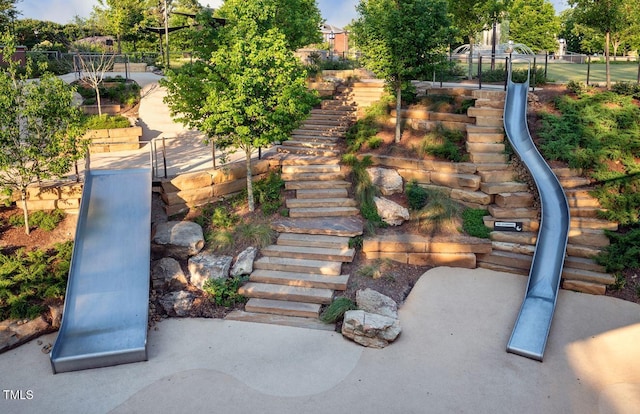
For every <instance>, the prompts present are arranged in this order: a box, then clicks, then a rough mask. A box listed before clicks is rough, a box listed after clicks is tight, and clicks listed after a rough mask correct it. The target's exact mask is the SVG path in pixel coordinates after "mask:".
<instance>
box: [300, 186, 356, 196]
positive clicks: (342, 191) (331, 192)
mask: <svg viewBox="0 0 640 414" xmlns="http://www.w3.org/2000/svg"><path fill="white" fill-rule="evenodd" d="M347 195H348V192H347V188H324V189H312V190H296V198H297V199H316V198H320V199H324V198H345V197H347Z"/></svg>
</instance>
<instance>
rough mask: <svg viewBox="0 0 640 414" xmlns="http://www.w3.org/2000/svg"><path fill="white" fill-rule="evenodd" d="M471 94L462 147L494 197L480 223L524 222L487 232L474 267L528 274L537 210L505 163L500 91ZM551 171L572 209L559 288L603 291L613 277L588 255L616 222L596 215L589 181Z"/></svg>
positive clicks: (576, 174) (537, 223) (572, 173)
mask: <svg viewBox="0 0 640 414" xmlns="http://www.w3.org/2000/svg"><path fill="white" fill-rule="evenodd" d="M473 96H474V98H476V106H475V107H474V108H470V109H469V116H472V117H475V118H476V125H469V126H468V127H467V135H468V139H467V150H468V151H469V154H470V157H471V161H472V162H474V163H475V164H476V166H477V168H478V174H479V175H480V177H481V184H480V188H481V190H482V191H483V192H485V193H487V194H490V195H491V196H492V197H493V200H494V202H493V203H492V204H491V205H489V206H488V210H489V213H490V216H486V217H485V220H484V221H485V225H487V226H488V227H491V228H493V227H494V224H495V222H497V221H498V222H519V223H522V227H523V228H522V230H523V231H522V232H504V231H494V232H492V233H491V240H492V245H493V251H492V253H488V254H480V255H478V266H479V267H484V268H488V269H493V270H499V271H506V272H511V273H517V274H522V275H528V274H529V269H530V267H531V262H532V260H533V252H534V249H535V242H536V238H537V232H538V229H539V227H540V221H539V209H538V207H537V206H535V205H534V196H533V195H532V194H531V193H530V192H529V189H528V186H527V185H526V184H525V183H522V182H518V181H517V177H516V176H515V173H514V171H513V169H512V168H511V166H510V165H508V164H507V156H506V155H505V153H504V150H505V145H504V140H505V137H504V130H503V127H502V112H503V108H504V92H502V91H486V90H484V91H483V90H476V91H473ZM554 172H555V174H556V176H558V179H559V180H560V183H561V184H562V186H563V188H564V189H565V194H566V196H567V199H568V201H569V206H570V210H571V211H570V213H571V228H570V233H569V244H568V247H567V256H566V259H565V263H564V270H563V273H562V287H563V288H564V289H570V290H576V291H580V292H586V293H592V294H604V293H605V291H606V286H607V285H609V284H611V283H613V282H614V277H613V276H611V275H609V274H607V273H606V272H605V270H604V268H603V267H602V266H599V265H597V264H596V263H595V262H594V261H593V259H592V258H593V257H594V256H595V255H597V254H598V253H599V252H600V251H601V249H602V248H603V247H605V246H607V245H608V244H609V239H608V238H607V237H606V235H605V234H604V230H605V229H608V230H616V229H617V224H615V223H610V222H608V221H604V220H599V219H598V218H597V212H598V210H599V208H600V206H599V204H598V201H597V200H596V199H594V198H592V197H591V196H590V195H589V189H590V188H589V180H587V179H586V178H584V177H580V175H579V172H576V171H572V170H570V169H568V168H556V169H554Z"/></svg>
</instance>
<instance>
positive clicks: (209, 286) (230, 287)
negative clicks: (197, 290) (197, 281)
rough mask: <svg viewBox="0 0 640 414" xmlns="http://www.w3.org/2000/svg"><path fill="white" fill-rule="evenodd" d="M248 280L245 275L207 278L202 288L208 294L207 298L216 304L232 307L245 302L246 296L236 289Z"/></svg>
mask: <svg viewBox="0 0 640 414" xmlns="http://www.w3.org/2000/svg"><path fill="white" fill-rule="evenodd" d="M247 280H249V278H248V277H247V276H236V277H230V278H227V279H208V280H207V281H206V282H204V286H203V287H202V290H203V291H204V292H205V293H206V294H207V295H208V296H209V300H211V301H212V302H214V303H215V304H216V305H218V306H224V307H232V306H235V305H236V304H238V303H245V302H246V301H247V298H246V297H244V296H242V295H241V294H240V293H238V289H240V287H241V286H242V285H243V284H245V283H246V282H247Z"/></svg>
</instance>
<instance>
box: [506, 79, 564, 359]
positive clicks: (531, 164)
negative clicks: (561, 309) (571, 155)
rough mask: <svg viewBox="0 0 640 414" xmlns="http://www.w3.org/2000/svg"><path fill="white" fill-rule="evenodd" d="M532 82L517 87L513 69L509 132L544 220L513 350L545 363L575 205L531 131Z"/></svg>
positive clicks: (509, 347)
mask: <svg viewBox="0 0 640 414" xmlns="http://www.w3.org/2000/svg"><path fill="white" fill-rule="evenodd" d="M528 92H529V82H528V81H527V82H526V83H522V84H520V83H513V82H512V80H511V70H509V81H508V86H507V96H506V101H505V106H504V128H505V132H506V135H507V138H508V139H509V141H510V143H511V145H512V146H513V148H514V150H515V151H516V153H517V154H518V155H519V156H520V158H521V159H522V161H523V162H524V163H525V165H526V166H527V169H528V170H529V171H530V172H531V175H532V176H533V179H534V181H535V183H536V186H537V187H538V192H539V193H540V201H541V211H542V217H541V219H540V230H539V232H538V240H537V242H536V247H535V251H534V254H533V263H532V264H531V270H530V271H529V282H528V284H527V290H526V294H525V298H524V301H523V302H522V307H521V308H520V313H519V314H518V319H517V320H516V323H515V326H514V328H513V332H512V333H511V338H510V339H509V343H508V345H507V351H508V352H512V353H515V354H518V355H522V356H525V357H527V358H532V359H536V360H538V361H542V357H543V355H544V349H545V347H546V344H547V338H548V336H549V330H550V329H551V320H552V319H553V313H554V310H555V307H556V301H557V298H558V289H559V287H560V278H561V275H562V267H563V264H564V257H565V252H566V248H567V239H568V236H569V224H570V223H569V221H570V218H569V205H568V203H567V198H566V196H565V194H564V191H563V189H562V186H561V185H560V182H559V181H558V178H557V177H556V176H555V174H554V173H553V171H552V170H551V168H550V167H549V165H547V163H546V162H545V160H544V158H542V156H541V155H540V153H539V152H538V150H537V148H536V147H535V145H534V143H533V140H532V139H531V135H530V133H529V129H528V127H527V95H528Z"/></svg>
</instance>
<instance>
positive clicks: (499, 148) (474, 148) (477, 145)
mask: <svg viewBox="0 0 640 414" xmlns="http://www.w3.org/2000/svg"><path fill="white" fill-rule="evenodd" d="M466 147H467V151H468V152H474V153H477V152H484V153H499V154H503V153H504V150H505V146H504V144H502V143H485V142H469V141H467V143H466Z"/></svg>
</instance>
